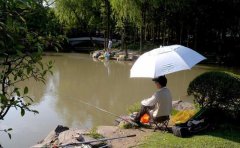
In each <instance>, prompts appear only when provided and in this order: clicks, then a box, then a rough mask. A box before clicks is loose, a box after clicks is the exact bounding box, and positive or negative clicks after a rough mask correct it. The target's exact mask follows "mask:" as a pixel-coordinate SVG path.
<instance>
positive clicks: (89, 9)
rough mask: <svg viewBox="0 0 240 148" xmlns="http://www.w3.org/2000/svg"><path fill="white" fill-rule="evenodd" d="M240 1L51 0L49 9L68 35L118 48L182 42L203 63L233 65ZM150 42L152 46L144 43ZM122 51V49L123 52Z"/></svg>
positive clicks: (238, 46)
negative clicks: (93, 38)
mask: <svg viewBox="0 0 240 148" xmlns="http://www.w3.org/2000/svg"><path fill="white" fill-rule="evenodd" d="M239 8H240V1H236V0H189V1H185V0H134V1H129V0H121V1H120V0H57V1H55V4H54V10H55V13H56V15H57V16H58V18H59V19H60V21H61V23H63V24H64V27H65V28H64V31H65V33H66V34H67V36H69V37H79V36H90V37H91V36H102V37H104V38H105V46H106V42H107V40H108V39H109V38H117V39H120V40H121V43H122V45H121V48H122V49H127V48H135V49H138V50H139V51H143V50H146V49H147V50H149V49H151V48H153V47H156V46H159V45H170V44H182V45H185V46H188V47H191V48H193V49H195V50H198V51H199V52H200V53H202V54H204V55H205V56H207V57H208V59H210V60H209V62H214V63H215V62H217V63H220V64H228V65H237V64H238V63H239V62H237V59H238V57H239V50H240V44H239V43H240V42H239V41H240V9H239ZM147 44H150V45H152V46H146V47H144V45H147ZM126 54H127V51H126Z"/></svg>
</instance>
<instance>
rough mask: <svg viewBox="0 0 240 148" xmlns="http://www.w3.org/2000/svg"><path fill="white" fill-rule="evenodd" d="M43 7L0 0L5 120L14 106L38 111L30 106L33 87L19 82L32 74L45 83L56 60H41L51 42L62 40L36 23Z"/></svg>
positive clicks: (31, 0)
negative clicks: (30, 91) (19, 85)
mask: <svg viewBox="0 0 240 148" xmlns="http://www.w3.org/2000/svg"><path fill="white" fill-rule="evenodd" d="M36 6H38V7H37V8H36ZM39 7H40V5H39V2H38V1H35V0H27V1H21V0H11V1H6V0H1V1H0V85H1V86H0V120H4V117H5V116H6V115H7V113H8V112H9V110H10V109H12V108H15V109H17V110H20V113H21V115H22V116H24V114H25V112H26V111H30V112H33V113H38V111H36V110H34V109H31V107H30V105H31V102H33V100H34V98H31V97H30V96H29V95H28V91H29V88H28V87H27V86H26V87H24V88H18V87H17V86H16V84H17V83H19V82H21V81H24V80H27V79H30V78H33V79H35V80H36V81H41V82H43V83H44V82H45V76H46V74H47V73H48V72H51V69H52V67H53V62H52V61H50V62H49V63H47V64H44V63H43V62H42V61H41V60H42V54H43V50H44V49H46V48H47V47H49V43H52V45H51V46H52V48H53V47H55V46H56V45H57V44H58V42H59V41H56V40H58V39H56V38H55V36H51V35H49V34H48V33H47V32H46V31H43V30H38V29H39V28H40V27H41V25H42V26H43V27H44V25H43V24H41V25H40V26H38V25H39V24H34V23H33V22H35V23H38V22H39V23H40V22H41V21H37V20H38V19H39V18H36V17H35V19H34V17H33V14H35V13H36V11H37V12H39V13H42V10H41V9H40V8H39ZM41 8H42V9H45V8H43V7H41ZM39 15H40V14H39ZM29 21H33V22H29ZM10 130H11V129H8V130H2V131H4V132H8V131H10ZM9 137H10V138H11V135H10V134H9Z"/></svg>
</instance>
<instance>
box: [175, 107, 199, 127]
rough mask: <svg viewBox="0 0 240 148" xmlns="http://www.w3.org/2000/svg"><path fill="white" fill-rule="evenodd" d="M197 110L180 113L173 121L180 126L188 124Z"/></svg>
mask: <svg viewBox="0 0 240 148" xmlns="http://www.w3.org/2000/svg"><path fill="white" fill-rule="evenodd" d="M195 113H196V110H183V111H179V112H178V113H177V114H176V115H174V116H173V117H172V119H171V121H172V123H173V124H180V123H185V122H187V121H188V120H189V119H190V118H191V117H192V116H193V115H195Z"/></svg>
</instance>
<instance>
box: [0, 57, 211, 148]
mask: <svg viewBox="0 0 240 148" xmlns="http://www.w3.org/2000/svg"><path fill="white" fill-rule="evenodd" d="M49 60H53V61H54V63H55V64H54V65H55V67H54V69H53V75H49V76H48V77H47V79H46V85H44V84H41V83H39V82H35V81H34V80H28V81H25V82H23V83H21V84H19V87H24V86H26V85H27V86H28V87H29V90H30V92H29V93H30V95H31V96H33V97H35V102H34V103H33V105H32V108H33V109H36V110H38V111H39V114H36V115H34V114H33V113H30V112H27V113H26V114H25V116H24V117H21V115H20V111H19V110H15V109H11V110H10V112H9V114H8V115H7V116H6V117H5V120H4V121H1V122H0V129H4V128H10V127H11V128H13V131H12V132H11V134H12V139H11V140H10V139H9V138H8V136H7V134H5V133H3V132H1V133H0V139H1V140H0V143H1V144H2V146H3V147H19V148H26V147H30V146H32V145H34V144H36V143H37V142H38V141H40V140H42V139H43V138H44V137H46V136H47V134H48V133H49V132H50V131H51V130H53V129H55V128H56V127H57V125H64V126H69V127H73V128H92V127H95V126H97V125H113V123H114V120H115V119H116V117H114V116H113V115H110V114H107V113H105V112H102V111H99V110H97V109H96V108H94V107H92V106H88V105H86V104H84V103H82V101H85V102H88V103H90V104H92V105H95V106H97V107H100V108H103V109H106V110H108V111H110V112H112V113H114V114H117V115H124V114H126V113H127V108H128V107H129V105H132V104H134V103H136V102H140V100H142V99H144V98H147V97H150V96H151V95H152V94H153V93H154V92H155V91H156V87H155V85H154V83H153V82H152V81H151V79H148V78H129V75H130V68H131V66H132V64H133V62H119V61H109V62H105V61H97V60H95V61H94V60H93V59H92V58H90V56H89V55H88V54H77V53H65V54H60V53H59V54H48V56H44V58H43V61H44V62H47V61H49ZM213 69H215V68H213V67H208V66H199V65H198V66H195V67H194V68H193V69H192V70H186V71H181V72H176V73H173V74H169V75H167V79H168V87H169V88H170V90H171V92H172V96H173V99H174V100H178V99H182V100H187V101H191V100H192V98H191V97H187V96H186V94H187V93H186V90H187V87H188V84H189V82H190V81H191V80H193V79H194V78H195V77H196V76H198V75H200V74H201V73H203V72H206V71H209V70H213Z"/></svg>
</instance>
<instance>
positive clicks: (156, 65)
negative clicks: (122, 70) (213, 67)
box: [130, 45, 206, 78]
mask: <svg viewBox="0 0 240 148" xmlns="http://www.w3.org/2000/svg"><path fill="white" fill-rule="evenodd" d="M204 59H206V58H205V57H204V56H202V55H200V54H199V53H197V52H196V51H194V50H192V49H190V48H187V47H184V46H182V45H171V46H163V47H160V48H156V49H153V50H151V51H149V52H146V53H144V54H143V55H141V56H140V57H139V58H138V59H137V60H136V62H135V63H134V65H133V66H132V68H131V71H130V77H147V78H155V77H158V76H161V75H166V74H169V73H173V72H177V71H181V70H186V69H191V68H192V67H193V66H194V65H196V64H197V63H199V62H200V61H202V60H204Z"/></svg>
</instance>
